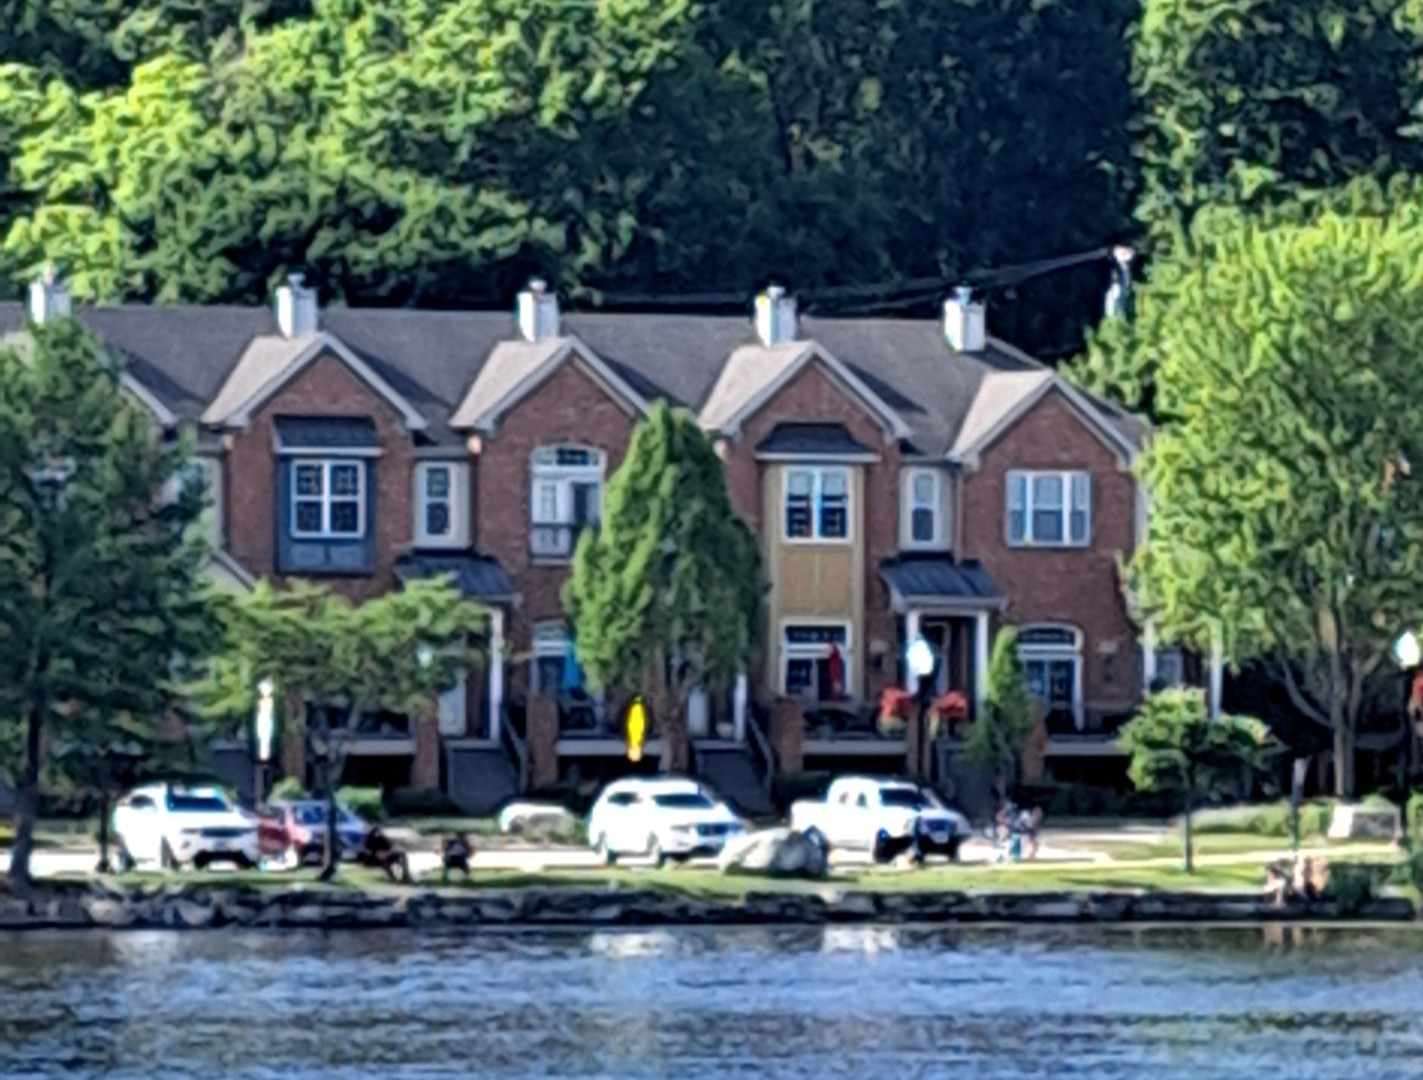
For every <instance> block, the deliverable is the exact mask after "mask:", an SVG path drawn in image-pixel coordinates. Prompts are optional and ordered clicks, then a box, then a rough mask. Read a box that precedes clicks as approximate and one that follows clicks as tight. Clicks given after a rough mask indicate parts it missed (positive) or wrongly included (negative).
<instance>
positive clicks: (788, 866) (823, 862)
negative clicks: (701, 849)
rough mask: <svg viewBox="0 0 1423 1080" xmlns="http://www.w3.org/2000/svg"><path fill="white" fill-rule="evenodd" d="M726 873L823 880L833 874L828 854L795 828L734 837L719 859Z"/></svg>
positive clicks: (768, 830)
mask: <svg viewBox="0 0 1423 1080" xmlns="http://www.w3.org/2000/svg"><path fill="white" fill-rule="evenodd" d="M719 865H720V867H721V872H722V873H723V874H765V875H766V876H767V877H803V878H823V877H825V876H826V874H828V873H829V872H830V860H829V853H828V852H827V851H826V850H825V848H823V847H822V846H821V845H819V844H817V843H816V842H815V841H813V840H810V839H808V838H807V837H806V836H805V834H803V833H800V832H797V831H796V830H794V829H764V830H762V831H761V832H754V833H749V834H747V835H745V836H737V837H733V838H732V839H731V840H729V841H727V844H726V847H724V848H723V849H722V852H721V858H720V860H719Z"/></svg>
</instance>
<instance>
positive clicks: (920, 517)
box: [899, 469, 946, 548]
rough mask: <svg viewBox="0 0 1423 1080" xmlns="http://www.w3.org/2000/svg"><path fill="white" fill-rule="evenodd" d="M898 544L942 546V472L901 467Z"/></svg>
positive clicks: (922, 546)
mask: <svg viewBox="0 0 1423 1080" xmlns="http://www.w3.org/2000/svg"><path fill="white" fill-rule="evenodd" d="M899 498H900V506H901V508H902V513H901V520H900V547H905V548H939V547H944V546H945V542H944V537H945V525H946V523H945V520H944V473H943V472H942V470H939V469H905V470H904V474H903V477H902V479H901V482H900V491H899Z"/></svg>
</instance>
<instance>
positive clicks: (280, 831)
mask: <svg viewBox="0 0 1423 1080" xmlns="http://www.w3.org/2000/svg"><path fill="white" fill-rule="evenodd" d="M366 832H367V827H366V823H365V822H364V821H362V820H361V819H360V818H358V817H357V816H356V815H355V814H353V813H352V812H351V811H350V810H347V809H346V808H345V807H344V806H338V807H337V808H336V835H337V838H338V842H339V843H340V845H341V857H342V858H343V859H352V858H355V855H356V852H357V851H359V850H360V848H361V844H362V842H363V841H364V840H365V838H366ZM257 844H258V847H259V848H260V849H261V852H262V857H263V858H264V859H270V860H272V861H274V862H287V861H294V862H297V863H299V864H303V865H305V864H307V863H314V862H320V861H321V859H322V856H323V855H324V853H325V851H326V803H325V802H324V801H322V800H320V799H302V800H300V801H297V802H278V803H273V804H272V805H271V806H269V807H267V808H266V809H265V810H263V811H262V812H261V816H260V819H259V821H258V823H257Z"/></svg>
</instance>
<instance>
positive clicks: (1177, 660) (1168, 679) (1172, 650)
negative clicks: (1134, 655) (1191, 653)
mask: <svg viewBox="0 0 1423 1080" xmlns="http://www.w3.org/2000/svg"><path fill="white" fill-rule="evenodd" d="M1154 659H1155V663H1154V665H1153V669H1154V670H1153V673H1152V679H1151V687H1150V689H1152V690H1156V689H1158V688H1165V687H1168V686H1185V685H1186V655H1185V653H1183V652H1182V651H1181V648H1180V647H1179V646H1177V645H1161V646H1158V647H1157V649H1156V654H1155V658H1154Z"/></svg>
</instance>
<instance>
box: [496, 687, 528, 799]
mask: <svg viewBox="0 0 1423 1080" xmlns="http://www.w3.org/2000/svg"><path fill="white" fill-rule="evenodd" d="M500 721H501V723H500V724H499V742H500V745H502V746H503V748H504V753H506V754H508V755H509V763H510V764H511V765H513V766H514V770H515V771H516V772H517V773H518V774H519V790H520V791H521V792H523V791H527V790H528V787H529V750H528V746H527V744H526V743H525V742H524V738H523V736H522V735H520V734H519V732H518V731H517V730H515V727H514V722H513V718H512V716H511V715H510V712H509V709H508V707H507V706H504V707H502V708H501V709H500Z"/></svg>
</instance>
